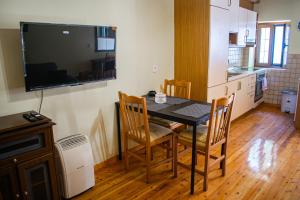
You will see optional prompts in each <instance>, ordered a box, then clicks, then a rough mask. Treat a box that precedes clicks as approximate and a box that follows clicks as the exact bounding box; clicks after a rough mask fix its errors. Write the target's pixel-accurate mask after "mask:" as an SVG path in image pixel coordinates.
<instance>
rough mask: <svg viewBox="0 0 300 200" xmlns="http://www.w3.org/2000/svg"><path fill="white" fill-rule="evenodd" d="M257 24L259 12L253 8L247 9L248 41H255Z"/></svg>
mask: <svg viewBox="0 0 300 200" xmlns="http://www.w3.org/2000/svg"><path fill="white" fill-rule="evenodd" d="M256 25H257V13H256V12H254V11H252V10H248V11H247V43H255V40H256Z"/></svg>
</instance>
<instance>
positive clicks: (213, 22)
mask: <svg viewBox="0 0 300 200" xmlns="http://www.w3.org/2000/svg"><path fill="white" fill-rule="evenodd" d="M228 41H229V11H228V10H225V9H222V8H217V7H214V6H210V38H209V67H208V87H213V86H217V85H221V84H224V83H226V82H227V68H228V48H229V42H228ZM192 87H193V85H192Z"/></svg>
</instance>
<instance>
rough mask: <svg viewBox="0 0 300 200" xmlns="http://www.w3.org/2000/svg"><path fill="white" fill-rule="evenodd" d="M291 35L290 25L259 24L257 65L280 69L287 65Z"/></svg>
mask: <svg viewBox="0 0 300 200" xmlns="http://www.w3.org/2000/svg"><path fill="white" fill-rule="evenodd" d="M289 35H290V26H289V24H285V23H278V24H274V23H270V24H268V23H263V24H259V25H258V44H257V50H256V65H258V66H278V67H283V66H284V65H286V64H287V56H288V46H289Z"/></svg>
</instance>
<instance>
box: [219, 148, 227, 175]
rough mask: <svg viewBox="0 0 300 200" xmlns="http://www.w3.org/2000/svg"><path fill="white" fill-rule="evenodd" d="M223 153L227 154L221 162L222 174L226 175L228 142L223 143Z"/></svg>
mask: <svg viewBox="0 0 300 200" xmlns="http://www.w3.org/2000/svg"><path fill="white" fill-rule="evenodd" d="M221 148H222V149H221V155H225V158H224V159H223V160H222V161H221V163H220V168H221V169H222V176H225V175H226V143H225V144H222V147H221Z"/></svg>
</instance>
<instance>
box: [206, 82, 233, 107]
mask: <svg viewBox="0 0 300 200" xmlns="http://www.w3.org/2000/svg"><path fill="white" fill-rule="evenodd" d="M227 94H228V86H227V84H222V85H218V86H215V87H211V88H208V89H207V102H209V103H211V102H212V100H213V99H218V98H221V97H225V96H227Z"/></svg>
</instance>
